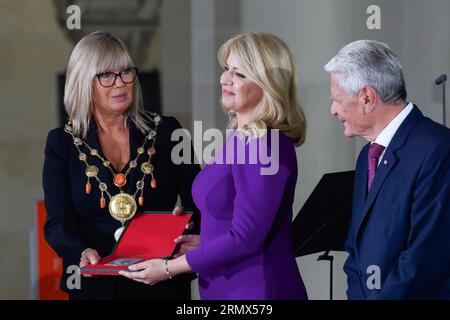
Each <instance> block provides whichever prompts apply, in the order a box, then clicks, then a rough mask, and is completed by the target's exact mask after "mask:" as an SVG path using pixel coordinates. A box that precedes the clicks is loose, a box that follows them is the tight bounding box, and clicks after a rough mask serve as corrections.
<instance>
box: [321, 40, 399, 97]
mask: <svg viewBox="0 0 450 320" xmlns="http://www.w3.org/2000/svg"><path fill="white" fill-rule="evenodd" d="M324 69H325V71H327V72H329V73H335V74H338V75H339V84H340V86H341V87H342V88H343V89H344V90H345V91H347V93H348V94H349V95H351V96H353V97H354V96H356V95H357V94H358V92H359V91H360V90H361V89H362V88H363V87H364V86H365V85H369V86H371V87H373V88H374V89H375V90H376V91H377V93H378V95H379V97H380V99H381V101H383V102H384V103H390V104H397V103H398V102H401V101H405V100H406V88H405V80H404V78H403V72H402V66H401V65H400V60H399V59H398V57H397V56H396V55H395V53H393V52H392V50H391V49H390V48H389V47H388V46H387V45H386V44H385V43H382V42H378V41H374V40H358V41H354V42H352V43H349V44H347V45H346V46H345V47H343V48H342V49H341V50H340V51H339V53H338V54H337V55H336V56H334V57H333V58H332V59H331V60H330V61H329V62H328V63H327V64H326V65H325V66H324Z"/></svg>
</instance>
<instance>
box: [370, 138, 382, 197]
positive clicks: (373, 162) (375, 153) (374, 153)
mask: <svg viewBox="0 0 450 320" xmlns="http://www.w3.org/2000/svg"><path fill="white" fill-rule="evenodd" d="M383 150H384V147H383V146H382V145H379V144H378V143H372V144H371V145H370V147H369V175H368V179H367V190H370V187H371V186H372V182H373V179H374V178H375V172H376V171H377V166H378V158H379V157H380V155H381V154H382V153H383Z"/></svg>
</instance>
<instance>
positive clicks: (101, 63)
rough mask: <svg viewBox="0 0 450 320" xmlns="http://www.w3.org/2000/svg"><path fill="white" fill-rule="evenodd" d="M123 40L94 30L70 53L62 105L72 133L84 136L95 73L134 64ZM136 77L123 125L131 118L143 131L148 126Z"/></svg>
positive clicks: (86, 129)
mask: <svg viewBox="0 0 450 320" xmlns="http://www.w3.org/2000/svg"><path fill="white" fill-rule="evenodd" d="M133 66H134V64H133V61H132V60H131V58H130V55H129V54H128V50H127V48H126V47H125V45H124V44H123V42H122V41H121V40H120V39H118V38H116V37H114V36H112V35H111V34H109V33H106V32H102V31H96V32H92V33H90V34H88V35H86V36H85V37H83V38H82V39H81V40H80V41H79V42H78V43H77V45H76V46H75V48H74V49H73V51H72V54H71V55H70V59H69V63H68V66H67V72H66V84H65V89H64V105H65V107H66V111H67V114H68V115H69V120H70V121H71V122H72V127H73V131H74V134H76V135H80V136H81V137H83V138H86V135H87V132H88V129H89V122H90V120H91V118H92V115H93V110H92V107H93V106H92V88H93V81H94V79H95V76H96V75H97V74H99V73H101V72H104V71H111V70H116V69H117V70H121V69H125V68H128V67H133ZM142 110H143V105H142V92H141V86H140V84H139V80H138V78H137V77H136V80H135V82H134V97H133V101H132V103H131V105H130V107H129V108H128V109H127V111H126V114H125V125H127V122H128V119H131V120H132V121H133V122H134V123H135V124H136V126H137V127H138V128H139V129H140V130H141V131H143V132H147V131H148V130H149V127H148V125H147V124H146V121H145V120H144V118H146V117H147V116H146V115H145V114H144V112H143V111H142Z"/></svg>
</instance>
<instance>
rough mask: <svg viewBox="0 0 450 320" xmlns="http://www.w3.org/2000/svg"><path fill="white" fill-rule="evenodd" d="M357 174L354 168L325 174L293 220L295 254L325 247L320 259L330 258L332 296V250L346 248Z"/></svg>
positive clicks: (302, 254) (322, 249) (304, 253)
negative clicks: (345, 243) (354, 182)
mask: <svg viewBox="0 0 450 320" xmlns="http://www.w3.org/2000/svg"><path fill="white" fill-rule="evenodd" d="M354 175H355V172H354V171H344V172H335V173H327V174H325V175H324V176H323V177H322V179H320V181H319V183H318V184H317V186H316V188H315V189H314V190H313V192H312V193H311V195H310V196H309V198H308V199H307V200H306V202H305V204H304V205H303V207H302V208H301V210H300V212H299V213H298V214H297V216H296V218H295V219H294V221H293V242H294V249H295V256H296V257H300V256H305V255H309V254H313V253H317V252H321V251H324V254H322V255H321V256H319V257H318V259H317V260H318V261H321V260H326V261H329V262H330V300H333V259H334V257H333V256H331V255H329V252H330V251H345V248H344V242H345V238H346V236H347V230H348V227H349V225H350V221H351V215H352V194H353V180H354Z"/></svg>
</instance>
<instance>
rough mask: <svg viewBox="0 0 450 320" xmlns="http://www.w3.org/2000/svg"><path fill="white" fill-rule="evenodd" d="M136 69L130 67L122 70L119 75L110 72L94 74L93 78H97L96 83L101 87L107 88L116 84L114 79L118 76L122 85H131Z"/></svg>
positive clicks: (134, 78)
mask: <svg viewBox="0 0 450 320" xmlns="http://www.w3.org/2000/svg"><path fill="white" fill-rule="evenodd" d="M137 70H138V69H137V68H135V67H130V68H126V69H123V70H122V71H120V73H115V72H111V71H106V72H102V73H99V74H96V75H95V76H96V77H97V78H98V82H99V83H100V85H101V86H102V87H105V88H108V87H111V86H113V85H114V83H116V79H117V77H118V76H119V77H120V79H121V80H122V82H123V83H126V84H129V83H133V82H134V80H136V75H137Z"/></svg>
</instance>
